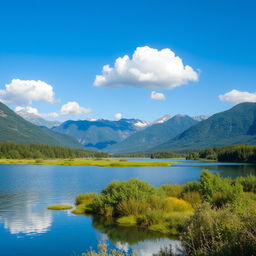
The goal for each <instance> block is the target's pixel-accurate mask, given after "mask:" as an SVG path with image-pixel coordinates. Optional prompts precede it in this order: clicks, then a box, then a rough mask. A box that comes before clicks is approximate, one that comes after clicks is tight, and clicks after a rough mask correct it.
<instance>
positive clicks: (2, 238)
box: [0, 160, 256, 256]
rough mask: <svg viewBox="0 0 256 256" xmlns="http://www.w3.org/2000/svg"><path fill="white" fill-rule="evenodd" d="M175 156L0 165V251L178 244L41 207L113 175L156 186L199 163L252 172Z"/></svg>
mask: <svg viewBox="0 0 256 256" xmlns="http://www.w3.org/2000/svg"><path fill="white" fill-rule="evenodd" d="M148 161H170V160H148ZM171 161H174V160H171ZM176 161H179V163H178V164H175V165H174V166H171V167H127V168H126V167H90V166H37V165H0V255H3V256H14V255H15V256H30V255H31V256H32V255H33V256H34V255H37V256H51V255H53V256H70V255H72V256H74V255H81V253H82V252H85V251H87V250H88V249H89V248H90V247H92V248H96V246H97V244H98V243H99V242H107V243H108V244H109V246H110V247H113V248H120V249H123V250H126V251H127V250H131V249H134V250H136V252H137V255H143V256H144V255H145V256H147V255H152V253H156V252H158V251H159V249H160V248H161V247H165V246H169V244H172V245H173V247H174V248H178V247H179V245H180V243H179V241H177V240H176V239H175V238H172V237H169V236H166V235H162V234H160V233H157V232H149V231H147V230H144V229H142V228H137V227H125V226H117V225H116V224H115V223H113V222H112V221H111V220H106V219H104V218H92V217H87V216H83V215H82V216H81V215H80V216H77V215H73V214H72V213H70V211H49V210H47V209H46V207H47V206H48V205H50V204H74V200H75V197H76V195H77V194H79V193H83V192H100V191H101V189H103V188H104V187H105V186H106V185H107V184H108V183H109V182H111V181H112V180H114V179H115V180H128V179H130V178H138V179H141V180H145V181H147V182H150V183H151V184H153V185H155V186H160V185H162V184H166V183H178V184H183V183H186V182H188V181H192V180H196V179H198V177H199V175H200V172H201V171H202V170H203V169H209V170H211V171H212V172H219V173H220V175H221V176H224V177H236V176H244V175H247V174H249V173H253V174H255V173H256V166H255V165H248V164H229V163H214V162H200V161H184V160H176Z"/></svg>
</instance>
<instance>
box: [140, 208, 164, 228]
mask: <svg viewBox="0 0 256 256" xmlns="http://www.w3.org/2000/svg"><path fill="white" fill-rule="evenodd" d="M164 220H165V217H164V215H163V212H162V211H149V212H147V213H146V214H145V215H143V216H140V217H138V218H137V223H138V224H139V225H142V226H151V225H154V224H159V223H162V222H164Z"/></svg>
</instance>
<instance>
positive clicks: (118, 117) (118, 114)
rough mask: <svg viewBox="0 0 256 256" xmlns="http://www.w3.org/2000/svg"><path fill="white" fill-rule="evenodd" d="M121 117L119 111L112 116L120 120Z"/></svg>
mask: <svg viewBox="0 0 256 256" xmlns="http://www.w3.org/2000/svg"><path fill="white" fill-rule="evenodd" d="M122 117H123V115H122V114H121V113H116V114H115V115H114V118H115V120H117V121H118V120H120V119H121V118H122Z"/></svg>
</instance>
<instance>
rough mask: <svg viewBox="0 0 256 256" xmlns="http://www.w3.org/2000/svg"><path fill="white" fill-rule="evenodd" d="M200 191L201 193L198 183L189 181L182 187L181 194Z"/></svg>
mask: <svg viewBox="0 0 256 256" xmlns="http://www.w3.org/2000/svg"><path fill="white" fill-rule="evenodd" d="M200 191H201V185H200V183H199V182H198V181H190V182H187V183H186V184H185V185H184V186H183V192H182V194H183V193H187V192H200Z"/></svg>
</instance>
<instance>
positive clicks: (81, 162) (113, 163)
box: [0, 158, 173, 167]
mask: <svg viewBox="0 0 256 256" xmlns="http://www.w3.org/2000/svg"><path fill="white" fill-rule="evenodd" d="M0 164H29V165H30V164H32V165H65V166H99V167H156V166H171V165H172V164H173V162H147V161H145V162H144V161H143V162H142V161H120V160H114V159H107V158H106V159H104V158H103V159H74V160H70V159H50V160H42V159H40V160H38V159H36V160H35V159H0Z"/></svg>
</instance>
